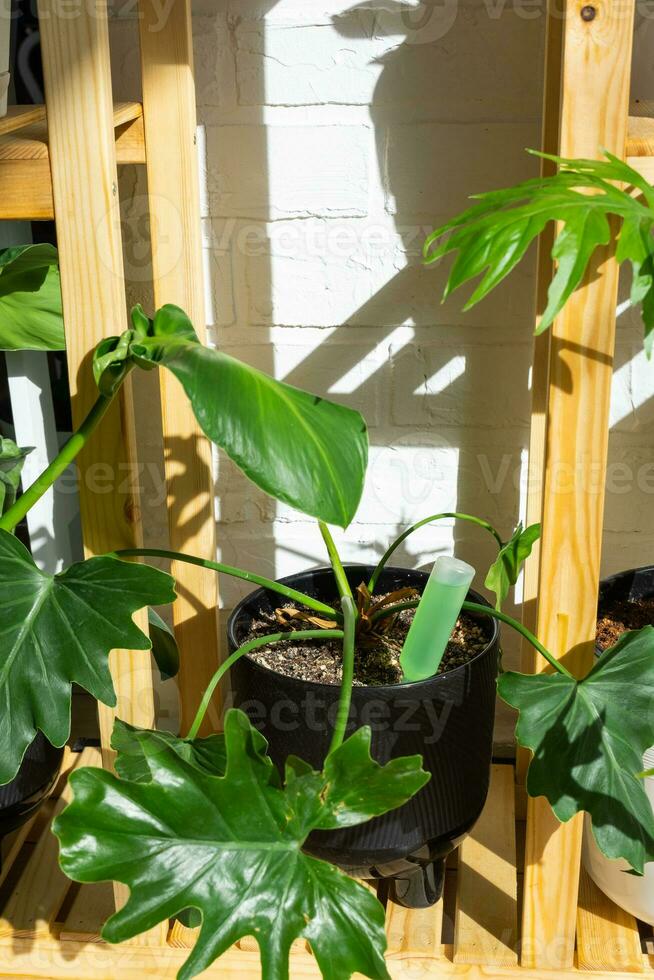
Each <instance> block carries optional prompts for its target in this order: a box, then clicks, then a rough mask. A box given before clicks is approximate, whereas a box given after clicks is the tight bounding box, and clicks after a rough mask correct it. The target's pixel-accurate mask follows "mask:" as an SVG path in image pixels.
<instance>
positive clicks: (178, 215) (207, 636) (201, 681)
mask: <svg viewBox="0 0 654 980" xmlns="http://www.w3.org/2000/svg"><path fill="white" fill-rule="evenodd" d="M190 7H191V4H190V0H175V2H174V3H173V4H171V5H170V6H169V7H168V8H167V11H166V14H165V16H164V17H163V19H162V8H161V5H160V4H157V3H155V2H153V0H140V2H139V14H140V17H139V24H140V37H141V71H142V78H143V114H144V123H145V145H146V166H147V176H148V194H149V210H150V224H151V241H152V265H153V273H154V294H155V302H156V304H157V306H160V305H162V304H163V303H175V304H177V306H181V307H182V308H183V309H184V310H185V311H186V312H187V313H188V315H189V317H190V318H191V321H192V322H193V325H194V326H195V329H196V331H197V334H198V336H199V338H200V340H202V341H203V342H204V341H205V340H206V327H205V311H204V292H203V290H204V286H203V282H204V276H203V268H202V237H201V227H200V196H199V178H198V159H197V148H196V135H195V134H196V112H195V88H194V82H193V46H192V41H193V39H192V33H191V9H190ZM161 397H162V412H163V433H164V448H165V466H166V482H167V486H168V513H169V519H170V539H171V547H172V548H173V550H175V551H185V552H188V553H191V554H196V555H200V556H202V557H203V558H211V559H215V557H216V555H215V549H216V544H215V519H214V513H213V498H214V495H213V484H212V474H211V446H210V444H209V442H208V441H207V439H206V438H205V437H204V435H203V434H202V431H201V429H200V427H199V425H198V424H197V422H196V420H195V417H194V415H193V412H192V411H191V409H190V406H189V404H188V400H187V398H186V396H185V394H184V392H183V391H182V388H181V386H180V384H179V383H178V382H177V381H176V380H175V379H174V378H173V377H172V376H171V375H169V374H168V373H167V372H163V374H162V377H161ZM216 397H218V398H219V397H220V393H219V392H217V393H216ZM172 571H173V574H174V575H175V577H176V579H177V581H178V591H179V599H178V600H177V602H176V603H175V606H174V610H173V615H174V620H175V633H176V636H177V640H178V643H179V645H180V649H181V652H182V657H181V668H180V674H179V689H180V707H181V715H182V726H183V728H182V730H184V726H186V725H188V724H189V723H190V721H191V720H192V718H193V715H194V714H195V711H196V710H197V706H198V703H199V700H200V696H201V694H202V692H203V690H204V688H205V687H206V686H207V684H208V682H209V680H210V679H211V676H212V674H213V673H214V671H215V670H216V667H217V666H218V659H219V656H218V646H219V643H218V627H217V604H218V589H217V577H216V575H215V573H213V572H208V571H206V570H204V569H202V568H198V567H196V566H193V565H185V564H181V563H174V564H173V569H172ZM217 720H218V719H217V717H216V716H215V715H214V717H213V719H211V718H209V717H208V718H207V723H206V725H205V729H204V731H205V732H206V731H207V730H210V729H211V727H215V723H216V721H217ZM212 722H213V724H212Z"/></svg>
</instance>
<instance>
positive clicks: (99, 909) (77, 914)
mask: <svg viewBox="0 0 654 980" xmlns="http://www.w3.org/2000/svg"><path fill="white" fill-rule="evenodd" d="M94 752H95V753H96V754H97V750H93V749H87V750H86V754H85V756H84V757H83V758H80V757H79V756H74V755H72V754H70V753H68V754H67V756H66V758H65V762H64V768H65V769H66V770H68V771H72V769H74V768H76V767H77V766H79V765H83V764H88V763H89V762H91V763H94V762H95V761H97V760H95V759H94V758H93V753H94ZM513 780H514V769H513V766H509V765H495V766H493V774H492V780H491V789H490V792H489V796H488V802H487V804H486V809H485V811H484V813H483V815H482V817H481V819H480V821H479V823H478V824H477V826H476V828H475V829H474V830H473V832H472V834H471V835H470V837H468V838H467V840H466V841H465V842H464V846H463V848H462V850H461V853H460V857H459V861H458V862H456V861H452V862H450V870H449V872H448V874H449V875H451V876H452V888H454V889H455V890H456V903H457V912H456V920H457V921H456V925H455V931H454V942H453V943H452V942H448V930H447V929H446V928H445V927H446V926H447V925H448V923H446V922H444V908H443V901H442V900H441V901H440V902H439V903H438V904H437V905H435V906H434V907H433V908H431V909H415V910H413V909H412V910H408V909H404V908H400V907H399V906H395V905H393V904H392V903H390V902H389V903H388V904H387V907H386V924H387V931H388V940H389V942H388V951H387V963H388V968H389V971H390V974H391V976H392V977H393V980H413V978H415V977H416V976H420V977H421V978H422V980H435V978H439V977H458V978H460V980H482V978H489V980H490V978H495V980H500V978H506V980H544V978H546V977H547V978H549V980H551V978H552V977H553V976H554V975H556V978H557V980H581V978H582V977H587V978H591V977H602V978H605V980H610V978H612V980H628V978H631V977H633V976H634V973H645V974H646V975H653V976H654V974H653V972H652V967H653V964H652V961H651V959H650V957H649V956H648V955H647V954H645V953H642V954H641V952H640V949H639V946H638V943H637V941H636V937H637V932H636V928H635V922H634V920H633V919H632V918H631V917H630V916H627V915H626V913H624V912H620V911H619V910H617V909H616V907H615V906H613V905H612V903H611V902H610V901H609V900H608V899H607V898H606V897H605V896H603V895H602V894H601V893H600V892H598V891H597V889H595V888H594V887H591V886H589V884H588V881H587V880H585V879H584V881H585V884H584V888H583V890H582V893H581V896H580V914H579V921H578V932H577V944H578V947H579V957H580V959H579V961H577V964H576V965H575V967H574V968H572V969H567V970H556V973H555V974H554V973H552V972H551V971H545V970H536V969H524V968H521V967H519V966H518V965H517V956H516V952H517V943H518V936H517V929H516V922H517V918H518V911H519V910H518V907H517V906H518V903H517V898H516V880H517V879H518V877H519V872H518V864H517V860H516V846H515V841H516V834H514V832H513V826H514V793H513V790H514V781H513ZM65 786H66V782H65V780H64V779H62V780H61V781H60V786H59V787H58V790H57V792H58V793H60V794H61V795H60V798H59V799H53V800H52V801H51V802H50V805H49V811H50V812H51V813H52V812H57V810H58V809H60V808H61V806H62V804H63V802H64V800H65V799H66V798H67V792H66V789H65ZM36 825H38V829H37V830H35V831H33V832H31V833H27V832H23V833H22V834H19V835H16V837H15V838H14V840H13V841H12V840H9V841H8V842H7V844H6V846H5V848H4V853H5V862H6V863H5V869H4V874H5V875H7V876H9V875H10V872H11V867H12V865H13V864H14V862H16V869H19V868H21V869H22V870H21V872H20V877H19V878H18V881H16V880H15V879H16V874H14V875H13V876H11V877H12V878H13V879H14V882H13V886H12V888H11V894H10V895H8V894H7V893H6V892H7V889H5V890H4V891H3V889H2V888H1V887H0V923H2V926H3V928H2V929H0V977H43V978H45V977H47V978H51V980H59V978H70V977H93V978H94V980H144V978H146V977H157V978H161V977H171V978H172V977H174V976H175V974H176V973H177V971H178V970H179V969H180V967H181V966H182V964H183V962H184V960H185V959H186V958H187V956H188V952H189V948H190V947H192V946H193V944H194V943H195V939H196V935H197V931H196V930H193V929H186V928H184V927H182V926H180V925H179V923H175V924H174V925H173V926H172V928H170V929H169V931H168V936H167V942H166V944H165V945H148V946H137V945H131V944H129V945H121V946H110V945H108V944H107V943H105V942H104V941H103V940H101V939H100V936H99V933H100V929H101V926H102V923H103V922H104V921H105V920H106V918H107V916H108V915H109V914H111V912H112V910H113V890H112V887H111V885H110V884H99V885H82V886H79V885H75V884H72V883H69V884H67V883H66V881H65V880H64V879H62V878H61V874H60V872H58V868H57V866H56V853H55V852H56V847H53V842H54V839H53V838H51V836H50V830H49V820H48V819H44V818H41V819H40V820H39V819H38V818H37V821H36ZM517 836H518V838H519V837H520V836H521V834H520V832H519V824H518V833H517ZM26 841H28V843H27V844H26ZM29 842H31V843H29ZM25 846H27V847H29V850H28V852H27V854H26V855H23V856H22V859H21V852H22V849H23V847H25ZM21 860H22V863H21ZM482 886H483V887H482ZM66 889H68V895H65V894H64V892H65V891H66ZM37 906H38V908H37ZM35 909H36V911H35ZM447 914H448V913H447V912H446V913H445V915H447ZM14 926H15V927H14ZM450 926H451V924H450ZM449 934H450V935H451V930H450V933H449ZM616 951H617V952H616ZM625 951H626V953H628V955H617V953H622V954H625ZM259 969H260V967H259V954H258V952H257V949H256V946H255V944H254V941H253V940H251V939H250V937H245V938H244V939H242V940H241V941H240V942H239V943H238V944H237V945H236V946H234V947H233V948H232V949H231V950H229V951H228V952H227V953H226V954H225V955H224V956H222V957H221V958H220V959H219V960H217V961H216V962H215V963H214V964H213V965H212V966H211V967H210V968H209V969H208V970H207V971H206V972H205V973H203V976H206V977H216V978H220V980H250V978H251V977H254V976H258V975H259ZM291 977H292V978H293V980H310V978H311V980H313V978H316V980H317V978H319V977H320V971H319V970H318V968H317V965H316V961H315V959H314V958H313V956H312V955H311V952H310V950H309V948H308V947H307V945H306V944H305V943H304V942H303V941H299V942H297V943H295V944H294V946H293V950H292V951H291Z"/></svg>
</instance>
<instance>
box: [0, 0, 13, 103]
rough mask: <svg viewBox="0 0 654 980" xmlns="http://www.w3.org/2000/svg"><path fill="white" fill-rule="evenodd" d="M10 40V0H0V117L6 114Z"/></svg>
mask: <svg viewBox="0 0 654 980" xmlns="http://www.w3.org/2000/svg"><path fill="white" fill-rule="evenodd" d="M10 42H11V0H0V118H1V117H2V116H6V115H7V90H8V89H9V45H10Z"/></svg>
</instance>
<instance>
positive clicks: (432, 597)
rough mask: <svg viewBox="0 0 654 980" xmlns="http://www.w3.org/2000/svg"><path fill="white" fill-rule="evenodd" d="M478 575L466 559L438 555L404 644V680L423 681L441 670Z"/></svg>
mask: <svg viewBox="0 0 654 980" xmlns="http://www.w3.org/2000/svg"><path fill="white" fill-rule="evenodd" d="M474 577H475V570H474V568H473V567H472V565H468V563H467V562H465V561H460V560H459V559H458V558H452V557H450V556H449V555H442V556H441V557H440V558H437V559H436V561H435V562H434V567H433V568H432V570H431V574H430V576H429V579H428V580H427V585H426V587H425V591H424V592H423V594H422V598H421V599H420V603H419V605H418V608H417V609H416V612H415V616H414V618H413V622H412V623H411V628H410V629H409V632H408V634H407V638H406V640H405V641H404V646H403V648H402V654H401V656H400V665H401V667H402V671H403V680H404V681H422V680H425V679H426V678H427V677H433V676H434V674H436V673H437V672H438V668H439V666H440V663H441V660H442V659H443V654H444V653H445V648H446V647H447V642H448V640H449V638H450V636H451V634H452V630H453V629H454V626H455V624H456V621H457V618H458V615H459V613H460V612H461V606H462V605H463V602H464V600H465V597H466V596H467V594H468V589H469V588H470V584H471V583H472V580H473V578H474Z"/></svg>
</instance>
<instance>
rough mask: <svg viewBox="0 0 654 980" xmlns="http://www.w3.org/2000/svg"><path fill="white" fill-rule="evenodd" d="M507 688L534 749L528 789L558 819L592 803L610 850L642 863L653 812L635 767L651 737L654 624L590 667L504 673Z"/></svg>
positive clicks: (652, 855) (649, 850)
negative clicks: (568, 672) (574, 673)
mask: <svg viewBox="0 0 654 980" xmlns="http://www.w3.org/2000/svg"><path fill="white" fill-rule="evenodd" d="M498 686H499V693H500V695H501V697H502V698H503V699H504V700H505V701H506V702H507V703H508V704H510V705H511V706H512V707H514V708H517V709H518V710H519V712H520V717H519V720H518V725H517V728H516V735H517V738H518V741H519V743H520V744H521V745H523V746H525V747H526V748H528V749H531V750H532V752H533V753H534V756H533V759H532V761H531V764H530V766H529V772H528V775H527V790H528V792H529V794H530V795H531V796H545V797H546V798H547V799H548V801H549V803H550V804H551V806H552V809H553V810H554V812H555V814H556V815H557V817H558V818H559V820H569V819H570V818H571V817H572V816H574V815H575V813H578V812H579V811H580V810H585V811H586V812H587V813H589V814H590V816H591V820H592V824H593V834H594V835H595V839H596V840H597V843H598V845H599V847H600V848H601V850H602V851H603V853H604V854H605V855H606V856H607V857H609V858H624V860H625V861H627V862H628V863H629V864H630V865H631V867H632V868H633V869H634V870H635V871H637V872H639V873H642V871H643V867H644V865H645V863H646V862H648V861H652V860H654V816H653V815H652V807H651V805H650V802H649V800H648V798H647V794H646V793H645V789H644V787H643V783H642V780H641V779H639V778H638V774H639V773H640V771H641V769H642V756H643V752H644V751H645V749H648V748H649V747H650V746H651V745H654V714H653V713H652V703H654V627H652V626H645V627H644V628H643V629H641V630H639V631H638V632H630V633H625V634H624V635H623V636H622V637H621V638H620V640H619V641H618V642H617V643H616V645H615V646H613V647H611V648H610V649H609V650H607V651H606V652H605V653H604V654H603V655H602V656H601V657H600V659H599V660H598V661H597V662H596V664H595V666H594V667H593V669H592V670H591V671H590V673H589V674H588V675H587V676H586V677H585V678H584V679H583V680H582V681H576V680H575V679H574V678H572V677H566V676H565V675H563V674H560V673H556V674H531V675H525V674H516V673H513V672H509V673H506V674H502V676H501V677H500V679H499V681H498Z"/></svg>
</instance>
